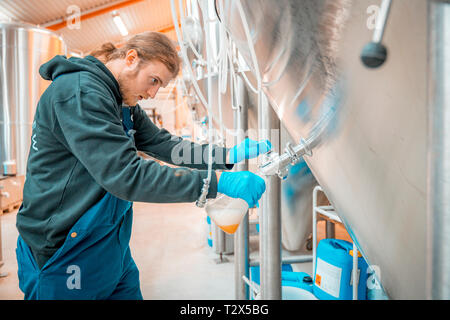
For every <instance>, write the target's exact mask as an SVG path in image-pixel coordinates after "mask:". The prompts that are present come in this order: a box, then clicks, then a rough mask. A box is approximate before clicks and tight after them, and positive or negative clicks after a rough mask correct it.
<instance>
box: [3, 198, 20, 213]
mask: <svg viewBox="0 0 450 320" xmlns="http://www.w3.org/2000/svg"><path fill="white" fill-rule="evenodd" d="M21 204H22V200H20V201H18V202H16V203H10V204H9V205H8V206H7V207H4V208H1V210H0V215H2V214H4V213H9V212H13V211H14V210H17V209H19V207H20V205H21Z"/></svg>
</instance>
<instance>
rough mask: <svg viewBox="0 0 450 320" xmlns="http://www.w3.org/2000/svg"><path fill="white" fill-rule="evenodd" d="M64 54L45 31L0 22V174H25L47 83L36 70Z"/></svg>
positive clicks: (57, 39)
mask: <svg viewBox="0 0 450 320" xmlns="http://www.w3.org/2000/svg"><path fill="white" fill-rule="evenodd" d="M65 53H66V47H65V44H64V41H63V39H62V38H61V37H59V36H58V35H56V34H54V33H52V32H50V31H49V30H46V29H43V28H39V27H36V26H33V25H29V24H24V23H17V22H0V61H1V69H0V84H1V89H0V164H1V165H2V169H1V170H0V174H4V175H15V174H18V175H24V174H25V172H26V163H27V158H28V152H29V148H30V143H31V139H32V137H31V132H32V122H33V118H34V113H35V110H36V105H37V103H38V101H39V98H40V96H41V94H42V93H43V92H44V90H45V89H46V88H47V86H48V85H49V83H50V82H49V81H45V80H43V79H42V78H41V77H40V75H39V67H40V66H41V65H42V64H43V63H45V62H47V61H48V60H50V59H51V58H53V57H54V56H55V55H58V54H65Z"/></svg>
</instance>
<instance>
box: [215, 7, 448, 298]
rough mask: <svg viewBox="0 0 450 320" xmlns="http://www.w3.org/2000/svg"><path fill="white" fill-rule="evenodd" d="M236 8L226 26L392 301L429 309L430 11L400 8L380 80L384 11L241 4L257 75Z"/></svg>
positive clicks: (387, 37)
mask: <svg viewBox="0 0 450 320" xmlns="http://www.w3.org/2000/svg"><path fill="white" fill-rule="evenodd" d="M237 3H238V2H237V1H223V6H224V10H223V12H220V16H221V20H222V22H223V23H225V25H226V28H227V30H228V32H229V33H230V34H231V36H232V37H233V40H234V41H235V43H236V45H237V47H238V48H239V51H240V52H241V54H242V55H243V56H244V58H245V60H246V62H247V64H248V65H249V66H250V68H252V69H253V71H254V72H255V73H256V72H257V71H259V72H260V74H261V79H262V88H263V91H264V93H265V94H266V96H267V97H268V99H269V101H270V103H271V105H272V107H273V108H274V110H275V111H276V113H277V114H278V116H279V118H280V119H281V121H282V123H283V124H284V126H285V127H286V129H287V130H288V132H289V134H290V135H291V136H292V137H293V139H294V140H295V141H297V142H300V139H302V138H304V139H309V140H308V141H313V144H312V147H313V154H312V156H306V157H305V160H306V162H307V163H308V165H309V167H310V168H311V170H312V172H313V174H314V176H315V178H316V179H317V180H318V182H319V183H320V185H321V186H322V188H323V189H324V190H325V192H326V195H327V197H328V198H329V200H330V201H331V203H332V205H333V206H334V207H335V209H336V211H337V212H338V213H339V215H340V217H341V219H342V220H343V221H344V224H345V225H346V226H347V229H348V230H349V231H350V233H351V234H352V236H353V237H354V238H355V239H356V240H357V244H358V246H359V248H360V249H361V250H362V251H363V254H364V256H365V257H366V259H367V260H368V262H369V264H371V265H376V266H378V268H379V276H380V280H381V283H382V285H383V287H384V289H385V290H386V293H387V294H388V296H389V297H391V298H394V299H423V298H425V292H426V283H425V282H426V281H425V264H426V255H427V248H426V229H427V221H426V210H427V208H426V200H427V199H426V198H427V175H426V172H427V158H426V157H427V117H428V116H427V74H428V72H429V70H428V65H427V45H428V38H427V19H428V10H427V5H428V4H427V1H423V0H397V1H393V2H392V5H391V8H390V14H389V17H388V20H387V23H386V26H385V27H386V28H385V31H384V38H383V44H384V45H385V46H386V47H387V50H388V51H387V52H388V55H387V60H386V61H385V63H384V64H383V65H382V66H381V67H379V68H373V69H371V68H368V67H366V66H365V65H363V63H362V61H361V58H360V55H361V52H362V49H363V47H364V46H365V45H366V44H367V43H368V42H370V41H371V39H372V36H373V32H374V29H373V27H374V21H375V17H376V15H375V13H376V12H377V11H378V10H379V9H380V4H381V1H369V0H354V1H352V0H307V1H297V0H279V1H273V0H259V1H255V0H242V1H240V3H241V4H242V8H243V11H244V13H245V16H246V19H247V22H248V25H249V28H250V30H249V31H250V35H251V38H252V44H253V46H254V50H255V53H256V57H257V60H258V70H256V69H255V66H254V65H253V59H252V56H251V50H250V47H249V46H248V44H247V37H246V34H245V32H244V27H243V23H242V19H241V16H240V13H239V10H238V7H237ZM253 83H254V85H256V82H253ZM447 245H448V244H447ZM449 271H450V270H449Z"/></svg>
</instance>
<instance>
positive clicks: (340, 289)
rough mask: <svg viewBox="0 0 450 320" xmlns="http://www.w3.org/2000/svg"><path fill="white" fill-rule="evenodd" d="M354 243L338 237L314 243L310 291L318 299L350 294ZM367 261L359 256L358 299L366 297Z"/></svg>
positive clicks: (350, 296) (351, 293)
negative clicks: (315, 253)
mask: <svg viewBox="0 0 450 320" xmlns="http://www.w3.org/2000/svg"><path fill="white" fill-rule="evenodd" d="M351 252H353V244H352V243H350V242H348V241H345V240H340V239H323V240H322V241H320V242H319V245H318V246H317V255H316V262H315V270H314V285H313V293H314V295H315V296H316V297H317V298H319V299H321V300H351V299H352V298H353V286H352V269H353V256H352V254H351ZM367 267H368V266H367V262H366V261H365V260H364V258H363V257H362V256H360V257H359V258H358V269H359V277H358V278H359V281H358V300H366V287H367V285H366V282H367Z"/></svg>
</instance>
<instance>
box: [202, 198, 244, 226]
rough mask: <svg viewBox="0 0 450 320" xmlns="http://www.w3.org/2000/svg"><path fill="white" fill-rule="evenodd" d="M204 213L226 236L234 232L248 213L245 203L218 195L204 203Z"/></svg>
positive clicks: (238, 199)
mask: <svg viewBox="0 0 450 320" xmlns="http://www.w3.org/2000/svg"><path fill="white" fill-rule="evenodd" d="M205 210H206V213H207V214H208V215H209V217H210V218H211V219H212V220H213V221H214V223H215V224H216V225H217V226H218V227H219V228H220V229H222V230H223V231H225V232H226V233H228V234H233V233H235V232H236V230H237V228H238V227H239V224H240V223H241V221H242V218H244V216H245V214H246V213H247V211H248V204H247V201H245V200H242V199H241V198H231V197H229V196H227V195H225V194H222V193H221V194H219V195H218V196H217V197H216V198H215V199H210V200H208V202H207V203H206V207H205Z"/></svg>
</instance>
